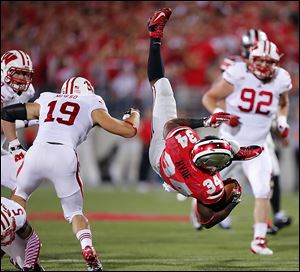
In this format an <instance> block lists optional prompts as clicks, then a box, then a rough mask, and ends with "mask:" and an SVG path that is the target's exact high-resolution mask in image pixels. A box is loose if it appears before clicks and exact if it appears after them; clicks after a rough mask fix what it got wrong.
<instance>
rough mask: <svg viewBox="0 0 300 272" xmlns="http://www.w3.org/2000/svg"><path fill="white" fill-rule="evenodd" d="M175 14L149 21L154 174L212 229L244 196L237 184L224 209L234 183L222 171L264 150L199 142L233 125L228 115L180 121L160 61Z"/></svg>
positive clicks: (220, 141)
mask: <svg viewBox="0 0 300 272" xmlns="http://www.w3.org/2000/svg"><path fill="white" fill-rule="evenodd" d="M171 13H172V12H171V10H170V9H168V8H163V9H161V10H158V11H156V12H155V13H154V15H153V16H152V17H151V18H150V19H149V21H148V31H149V36H150V50H149V58H148V78H149V81H150V84H151V87H152V90H153V96H154V105H153V112H152V131H153V135H152V139H151V143H150V149H149V159H150V164H151V166H152V168H153V169H154V170H155V172H156V173H158V174H159V175H160V177H161V178H162V179H163V181H164V183H163V187H164V189H165V190H167V191H172V192H179V193H181V194H182V195H184V196H187V197H193V198H196V199H197V210H198V213H199V215H200V222H201V224H202V225H203V226H204V227H206V228H211V227H213V226H214V225H215V224H217V223H219V222H220V221H222V220H223V219H224V218H225V217H227V216H228V214H229V213H230V212H231V211H232V210H233V209H234V207H236V205H237V204H238V203H239V202H240V196H241V188H240V185H239V184H238V182H237V181H234V182H235V184H236V186H235V189H234V192H233V196H234V197H233V198H232V199H230V201H228V202H226V203H223V201H222V200H223V197H224V184H225V185H226V184H227V183H228V182H229V181H230V180H226V181H224V182H223V181H222V180H221V178H220V175H219V171H220V170H222V169H223V168H225V167H227V166H228V165H229V164H230V163H231V161H232V160H250V159H253V158H255V157H256V156H258V155H259V154H261V152H262V151H263V149H262V148H261V147H259V146H250V147H239V145H238V143H236V142H233V141H232V142H228V141H226V140H224V139H219V138H217V137H211V136H208V137H205V138H203V139H200V138H199V136H198V135H197V134H196V132H195V131H194V130H193V129H194V128H197V127H218V126H219V125H220V124H221V123H222V122H224V121H230V120H231V115H229V114H228V113H225V112H222V113H216V114H213V115H211V116H210V117H205V118H199V119H190V118H186V119H184V118H177V110H176V101H175V98H174V94H173V90H172V87H171V85H170V82H169V80H168V79H167V78H166V77H164V68H163V64H162V60H161V56H160V47H161V40H162V37H163V30H164V27H165V24H166V22H167V21H168V19H169V18H170V16H171Z"/></svg>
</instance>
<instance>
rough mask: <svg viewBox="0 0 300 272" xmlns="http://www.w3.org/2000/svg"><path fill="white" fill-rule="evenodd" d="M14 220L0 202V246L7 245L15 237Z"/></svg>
mask: <svg viewBox="0 0 300 272" xmlns="http://www.w3.org/2000/svg"><path fill="white" fill-rule="evenodd" d="M15 232H16V220H15V217H14V216H13V215H12V214H11V211H10V210H9V209H8V208H7V207H6V206H4V205H3V204H2V203H1V246H7V245H9V244H11V243H12V241H13V240H14V239H15Z"/></svg>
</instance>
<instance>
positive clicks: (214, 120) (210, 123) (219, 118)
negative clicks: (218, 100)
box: [204, 112, 234, 128]
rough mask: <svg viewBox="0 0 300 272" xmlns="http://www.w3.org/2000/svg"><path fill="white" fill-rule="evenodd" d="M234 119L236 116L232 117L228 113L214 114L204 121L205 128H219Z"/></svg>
mask: <svg viewBox="0 0 300 272" xmlns="http://www.w3.org/2000/svg"><path fill="white" fill-rule="evenodd" d="M233 117H234V115H231V114H230V113H227V112H217V113H214V114H212V115H211V116H210V117H208V118H207V119H206V120H205V121H204V126H205V127H213V128H217V127H218V126H220V125H221V124H222V123H223V122H228V121H230V120H231V119H232V118H233Z"/></svg>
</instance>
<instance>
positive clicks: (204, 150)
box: [192, 136, 232, 175]
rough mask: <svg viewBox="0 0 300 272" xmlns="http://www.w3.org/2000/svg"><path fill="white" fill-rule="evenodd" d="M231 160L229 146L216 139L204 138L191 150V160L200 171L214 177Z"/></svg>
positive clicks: (225, 142)
mask: <svg viewBox="0 0 300 272" xmlns="http://www.w3.org/2000/svg"><path fill="white" fill-rule="evenodd" d="M231 159H232V148H231V146H230V144H229V143H228V142H227V141H225V140H223V139H219V138H217V137H212V136H211V137H205V138H204V139H202V140H201V141H199V142H198V143H197V144H196V145H195V146H194V148H193V150H192V160H193V162H194V164H195V166H196V167H197V168H198V169H200V170H201V171H203V172H205V173H208V174H211V175H214V174H216V172H218V171H221V170H222V169H224V168H225V167H227V166H228V165H229V164H231Z"/></svg>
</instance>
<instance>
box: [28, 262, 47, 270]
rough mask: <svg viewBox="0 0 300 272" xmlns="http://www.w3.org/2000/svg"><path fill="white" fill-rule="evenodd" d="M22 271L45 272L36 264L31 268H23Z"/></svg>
mask: <svg viewBox="0 0 300 272" xmlns="http://www.w3.org/2000/svg"><path fill="white" fill-rule="evenodd" d="M23 271H45V269H44V268H43V267H42V266H41V265H40V264H38V263H36V264H35V265H34V266H33V267H23Z"/></svg>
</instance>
